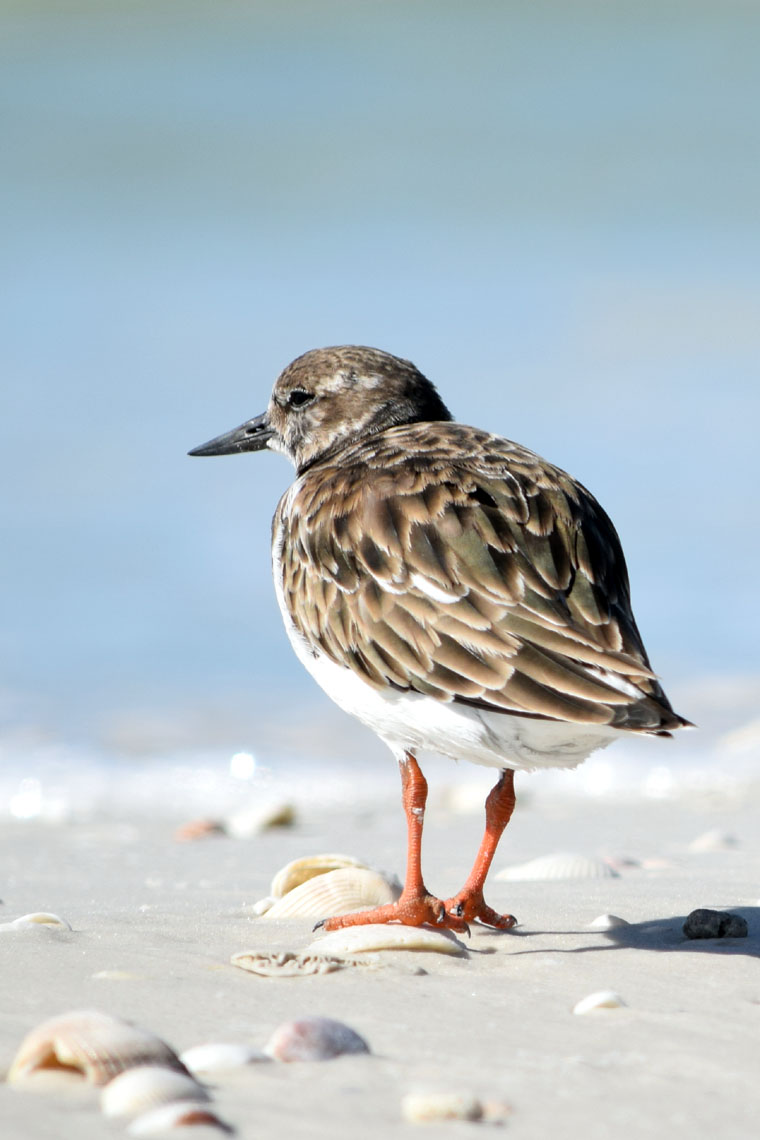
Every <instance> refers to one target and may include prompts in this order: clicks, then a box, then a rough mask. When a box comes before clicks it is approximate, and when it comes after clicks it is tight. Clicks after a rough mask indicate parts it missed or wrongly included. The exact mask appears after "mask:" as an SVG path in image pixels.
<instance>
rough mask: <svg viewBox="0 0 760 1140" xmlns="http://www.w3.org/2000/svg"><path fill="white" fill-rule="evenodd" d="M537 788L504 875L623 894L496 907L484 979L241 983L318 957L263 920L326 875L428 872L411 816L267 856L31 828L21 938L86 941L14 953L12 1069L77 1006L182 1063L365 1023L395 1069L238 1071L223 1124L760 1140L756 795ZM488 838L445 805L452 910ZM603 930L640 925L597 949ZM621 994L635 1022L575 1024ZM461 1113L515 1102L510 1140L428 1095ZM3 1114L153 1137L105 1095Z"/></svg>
mask: <svg viewBox="0 0 760 1140" xmlns="http://www.w3.org/2000/svg"><path fill="white" fill-rule="evenodd" d="M534 779H535V778H534ZM521 786H522V788H523V789H527V790H528V794H526V795H524V796H523V799H522V802H521V803H520V804H519V807H518V810H517V812H516V814H515V818H514V820H513V822H512V825H511V827H510V829H509V831H508V833H507V835H506V837H505V839H504V841H503V844H502V848H501V849H500V851H499V853H498V856H497V861H496V864H495V867H494V870H495V871H498V870H499V869H501V868H503V867H505V866H506V865H508V864H515V863H521V862H523V861H525V860H528V859H532V858H535V857H537V856H540V855H546V854H549V853H551V852H562V851H574V852H579V853H582V854H586V855H591V856H595V857H602V858H604V859H607V860H609V861H610V862H611V864H612V865H613V866H614V867H615V868H616V869H617V871H618V874H617V877H608V878H600V879H587V880H567V881H555V882H525V881H513V882H505V881H500V880H497V879H493V880H492V881H491V884H490V891H489V893H488V898H489V901H490V902H491V903H492V904H493V905H494V906H496V907H497V908H500V909H505V910H509V911H511V912H512V913H514V914H515V915H516V916H517V917H518V920H519V923H520V925H519V926H518V927H517V929H516V930H515V931H513V932H505V933H500V932H495V931H489V930H485V929H483V928H478V929H473V931H472V937H471V939H470V940H469V942H468V952H467V955H466V956H462V957H452V956H448V955H442V954H429V953H425V954H412V953H403V952H399V951H394V952H389V953H386V954H383V955H382V956H381V964H380V965H379V966H378V967H377V968H374V969H369V968H368V969H358V968H353V969H345V970H342V971H340V972H336V973H331V974H327V975H320V976H310V977H295V978H265V977H258V976H256V975H254V974H250V973H247V972H245V971H243V970H241V969H238V968H235V967H233V966H232V965H230V964H229V963H230V957H231V955H232V954H234V953H236V952H238V951H242V950H250V949H255V950H263V951H266V950H302V949H304V948H305V947H306V946H307V945H309V943H310V942H311V941H312V938H313V937H314V936H313V935H312V934H311V926H312V925H313V922H312V920H310V919H291V920H282V921H268V920H265V919H263V918H257V917H254V916H253V915H252V913H251V909H250V908H251V906H252V904H253V903H255V901H256V900H257V899H258V898H260V897H262V896H264V895H266V894H267V892H268V889H269V881H270V879H271V876H272V874H273V873H274V872H275V871H276V870H277V869H278V868H279V867H281V866H282V865H283V864H284V863H286V862H287V861H288V860H290V859H293V858H296V857H298V856H301V855H307V854H311V853H318V852H324V851H339V852H346V853H349V854H353V855H356V856H358V857H360V858H362V859H364V860H366V861H367V862H368V863H370V864H372V865H374V866H377V867H380V868H383V869H385V870H389V871H394V872H396V873H397V874H401V873H403V852H404V834H403V818H402V815H401V811H400V809H399V806H398V804H397V802H396V801H395V799H394V798H392V797H391V796H390V795H389V796H388V797H387V798H385V797H384V798H383V799H382V802H376V803H375V804H373V805H372V806H369V807H364V808H363V809H362V811H361V813H360V814H353V815H352V813H351V811H350V810H348V809H347V808H346V809H345V810H340V811H338V810H335V811H330V812H326V811H324V810H321V811H319V812H318V813H317V812H315V813H314V814H311V813H310V811H309V808H308V804H305V805H300V807H299V812H298V816H297V820H296V823H295V824H294V825H293V826H291V827H289V828H281V829H274V830H271V831H267V832H265V833H262V834H260V835H256V836H253V837H251V838H249V839H234V838H230V837H227V836H210V837H208V838H205V839H201V840H197V841H194V842H178V841H177V840H176V839H175V838H174V827H173V826H172V825H171V824H169V823H167V822H166V821H156V820H151V821H148V820H145V819H136V818H135V819H108V818H102V819H89V820H86V821H83V822H81V823H78V824H77V823H72V822H69V823H67V824H62V825H58V826H56V825H45V824H41V823H39V822H26V823H24V822H14V823H10V824H6V825H5V827H4V829H3V834H2V839H1V840H0V842H1V844H2V854H3V858H2V865H3V867H4V869H5V875H4V884H3V892H2V893H3V901H4V906H3V908H2V919H3V921H4V922H8V921H10V920H11V919H13V918H15V917H17V916H19V915H22V914H25V913H29V912H34V911H52V912H54V913H56V914H58V915H60V916H61V917H62V918H64V919H66V921H67V922H68V923H70V925H71V927H72V928H73V929H72V930H71V931H68V930H66V929H51V928H47V927H45V926H35V927H31V928H27V929H13V930H4V931H2V932H0V954H2V956H3V966H2V975H1V978H2V980H1V981H0V986H1V987H2V1010H3V1015H2V1019H1V1021H0V1025H1V1027H2V1028H1V1031H0V1032H1V1037H0V1064H2V1065H3V1066H4V1067H6V1068H7V1066H8V1065H9V1064H10V1062H11V1060H12V1058H13V1056H14V1053H15V1052H16V1049H17V1048H18V1045H19V1044H20V1042H21V1040H22V1039H23V1037H24V1036H25V1034H26V1033H27V1032H28V1031H29V1030H30V1029H32V1028H33V1027H34V1026H36V1025H37V1024H39V1023H40V1022H42V1021H44V1020H45V1019H47V1018H50V1017H52V1016H54V1015H57V1014H60V1013H62V1012H64V1011H66V1010H69V1009H97V1010H101V1011H103V1012H106V1013H110V1014H114V1015H117V1016H120V1017H124V1018H127V1019H129V1020H132V1021H135V1022H137V1023H139V1024H140V1025H142V1026H144V1027H146V1028H148V1029H151V1030H153V1031H154V1032H156V1033H157V1034H159V1035H160V1036H161V1037H163V1038H164V1039H165V1040H166V1041H167V1042H169V1044H171V1045H172V1046H173V1047H174V1048H175V1049H176V1050H177V1051H178V1052H181V1051H183V1050H186V1049H188V1048H190V1047H191V1046H194V1045H199V1044H201V1043H204V1042H212V1041H216V1042H239V1043H247V1044H250V1045H254V1046H256V1047H259V1048H261V1047H263V1046H264V1044H265V1043H266V1041H267V1040H268V1038H269V1036H270V1035H271V1033H272V1031H273V1030H274V1029H275V1028H276V1027H277V1026H278V1025H280V1024H281V1023H282V1022H284V1021H288V1020H290V1019H293V1018H297V1017H300V1016H303V1015H320V1016H326V1017H332V1018H337V1019H339V1020H341V1021H344V1022H346V1023H347V1024H348V1025H350V1026H351V1027H352V1028H353V1029H355V1030H356V1031H357V1032H358V1033H360V1034H361V1035H362V1036H363V1037H364V1038H365V1040H366V1041H367V1043H368V1044H369V1046H370V1049H371V1053H370V1054H369V1055H362V1056H349V1057H342V1058H338V1059H335V1060H331V1061H325V1062H311V1063H307V1062H302V1063H294V1064H283V1063H277V1062H265V1063H264V1062H263V1063H258V1064H250V1065H248V1066H246V1067H243V1068H236V1069H231V1070H227V1071H222V1072H217V1073H214V1074H213V1076H212V1077H210V1078H208V1084H209V1086H210V1091H211V1093H212V1096H213V1103H214V1106H215V1111H217V1112H218V1114H219V1116H220V1117H221V1118H222V1119H223V1120H225V1121H226V1122H228V1123H229V1124H230V1125H231V1126H232V1127H234V1128H235V1129H236V1130H237V1133H238V1134H239V1135H240V1136H241V1137H246V1138H247V1137H250V1138H252V1140H253V1138H255V1137H262V1136H272V1137H275V1136H276V1137H280V1136H282V1137H294V1138H298V1137H322V1136H324V1137H328V1136H330V1137H342V1136H343V1137H346V1138H348V1137H352V1136H355V1135H356V1134H357V1132H359V1131H360V1132H361V1134H362V1135H364V1136H365V1137H368V1138H374V1137H378V1138H379V1137H387V1136H389V1135H394V1136H395V1135H398V1136H409V1137H411V1136H417V1135H425V1134H428V1135H436V1136H437V1135H441V1136H444V1135H445V1136H452V1137H454V1136H465V1135H466V1136H470V1135H472V1136H475V1135H476V1134H478V1132H480V1133H483V1132H485V1133H487V1132H493V1131H494V1130H495V1129H498V1128H502V1129H503V1130H504V1131H505V1134H508V1135H510V1136H513V1137H515V1138H533V1137H543V1136H550V1135H553V1136H562V1137H576V1136H577V1137H581V1136H583V1137H590V1138H599V1140H602V1138H605V1137H609V1136H611V1135H621V1136H625V1137H639V1136H641V1137H644V1136H647V1137H660V1136H662V1137H665V1136H668V1137H671V1136H673V1135H681V1134H684V1135H686V1134H688V1135H690V1136H692V1137H708V1136H713V1135H715V1134H720V1135H721V1136H723V1137H744V1136H749V1135H752V1134H754V1131H755V1128H756V1122H757V1113H758V1109H760V1093H758V1086H757V1067H758V1059H759V1046H758V1030H759V1028H760V1026H759V1019H760V972H759V971H758V962H757V958H758V952H759V948H760V918H759V917H758V915H759V911H758V895H759V894H760V886H759V883H760V874H759V872H760V839H759V838H758V835H757V827H756V819H757V807H758V803H757V795H756V793H752V792H750V791H747V790H746V789H745V791H744V792H743V793H742V794H736V795H725V796H718V797H716V796H701V797H686V796H681V797H679V798H676V799H669V800H660V801H656V800H652V801H647V800H644V799H642V798H637V799H635V800H632V801H631V802H628V803H626V802H623V801H622V800H621V799H617V800H603V799H602V800H597V801H595V802H591V801H589V800H588V799H585V798H582V797H574V798H573V797H566V796H562V795H559V794H553V795H542V796H539V797H535V798H532V797H531V796H530V787H531V782H530V778H529V777H528V778H526V779H525V780H523V781H522V784H521ZM460 801H461V796H460ZM176 822H177V823H180V822H181V820H179V819H178V820H177V821H176ZM479 834H480V816H479V814H478V813H477V812H475V811H466V812H465V811H461V810H459V811H454V810H452V808H451V806H450V805H449V806H447V802H446V798H445V796H444V795H443V794H442V793H441V792H440V791H439V793H438V794H435V793H433V794H432V795H431V803H430V807H429V811H428V818H427V824H426V836H425V849H424V868H425V874H426V879H427V881H428V884H429V886H430V887H431V889H433V890H436V891H439V892H441V893H446V892H448V891H451V890H453V889H455V888H456V887H457V886H459V885H460V882H461V880H463V878H464V876H465V874H466V872H467V870H468V869H469V860H470V858H471V856H472V853H473V852H474V850H475V848H476V845H477V842H478V839H479ZM704 836H708V838H707V840H703V841H702V842H697V843H696V845H695V841H699V840H700V839H701V838H702V837H704ZM695 846H696V848H697V849H696V850H695V849H694V848H695ZM700 847H701V848H706V849H703V850H700V849H699V848H700ZM697 907H713V908H716V909H726V910H731V911H732V912H735V913H739V914H741V915H743V916H744V917H745V918H746V919H747V921H748V923H749V937H748V938H729V939H719V940H716V939H711V940H703V941H702V940H700V941H694V940H687V939H686V938H685V937H684V935H683V933H682V925H683V921H684V918H685V916H686V915H687V914H688V913H689V912H690V911H692V910H694V909H695V908H697ZM602 914H614V915H618V916H620V917H621V918H623V919H625V920H626V922H627V923H628V925H625V926H620V927H617V928H615V929H613V930H610V931H607V932H605V931H600V930H597V929H590V928H589V924H590V923H592V922H593V920H594V919H596V918H597V917H598V916H600V915H602ZM600 990H613V991H615V992H616V993H618V994H619V995H620V996H621V998H622V999H623V1000H624V1002H625V1005H624V1006H621V1007H620V1008H617V1009H607V1010H603V1011H599V1012H596V1013H592V1014H588V1015H579V1014H574V1013H573V1008H574V1006H575V1005H576V1003H577V1002H578V1001H579V1000H581V999H582V998H584V997H585V996H586V995H588V994H590V993H592V992H595V991H600ZM444 1091H445V1092H449V1093H450V1092H461V1093H462V1094H468V1095H471V1096H474V1097H476V1098H480V1099H481V1100H482V1101H483V1102H494V1101H495V1102H498V1103H499V1104H501V1105H502V1106H505V1107H504V1113H503V1116H504V1120H503V1123H502V1124H501V1125H497V1124H490V1123H485V1122H480V1123H477V1122H465V1121H446V1122H437V1123H434V1124H427V1125H419V1124H413V1123H408V1122H405V1121H404V1120H403V1119H402V1115H401V1102H402V1098H403V1097H404V1096H405V1095H406V1094H408V1093H411V1092H432V1093H436V1092H444ZM0 1101H1V1104H0V1119H2V1121H3V1124H2V1135H3V1137H4V1138H6V1140H11V1138H13V1140H15V1138H16V1137H18V1138H22V1137H23V1138H37V1137H39V1138H46V1137H51V1138H52V1137H56V1138H59V1137H61V1136H66V1137H74V1136H76V1137H77V1138H83V1140H87V1138H89V1137H100V1136H114V1135H126V1134H127V1133H126V1127H125V1125H124V1124H123V1123H122V1122H118V1121H112V1120H107V1119H106V1118H104V1117H103V1115H102V1114H101V1112H100V1109H99V1105H98V1091H97V1090H96V1089H95V1088H93V1087H92V1086H91V1085H88V1084H86V1083H85V1082H84V1081H72V1080H71V1079H68V1080H66V1081H65V1082H63V1083H58V1084H54V1085H51V1083H50V1081H49V1080H48V1081H42V1082H39V1081H30V1082H26V1083H21V1084H18V1085H16V1086H9V1085H5V1084H3V1085H2V1086H0ZM182 1134H184V1133H182ZM187 1134H188V1135H193V1136H195V1137H198V1138H200V1137H201V1136H206V1135H208V1136H212V1135H222V1133H221V1132H218V1131H216V1130H213V1129H209V1128H207V1127H206V1126H204V1127H195V1128H193V1129H190V1130H188V1132H187Z"/></svg>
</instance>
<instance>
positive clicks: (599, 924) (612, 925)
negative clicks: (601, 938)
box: [587, 914, 630, 930]
mask: <svg viewBox="0 0 760 1140" xmlns="http://www.w3.org/2000/svg"><path fill="white" fill-rule="evenodd" d="M619 926H630V923H629V922H628V921H627V920H626V919H624V918H621V917H620V916H619V915H617V914H600V915H599V917H598V918H595V919H594V921H593V922H590V923H589V924H588V927H587V929H588V930H616V929H617V928H618V927H619Z"/></svg>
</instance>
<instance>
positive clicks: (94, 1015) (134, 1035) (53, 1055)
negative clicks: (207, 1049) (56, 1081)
mask: <svg viewBox="0 0 760 1140" xmlns="http://www.w3.org/2000/svg"><path fill="white" fill-rule="evenodd" d="M150 1064H157V1065H164V1066H166V1067H167V1068H170V1069H171V1068H173V1069H179V1070H180V1071H181V1070H182V1062H181V1061H180V1059H179V1057H178V1056H177V1054H176V1053H175V1052H174V1050H173V1049H170V1048H169V1046H168V1045H167V1044H166V1042H164V1041H162V1040H161V1039H160V1038H159V1037H156V1035H155V1034H154V1033H150V1032H149V1031H148V1030H146V1029H141V1028H140V1027H139V1026H137V1025H131V1024H130V1023H129V1022H127V1021H121V1020H120V1019H119V1018H117V1017H111V1016H109V1015H108V1014H107V1013H101V1012H100V1011H99V1010H73V1011H72V1012H71V1013H64V1014H61V1016H60V1017H53V1018H51V1019H50V1020H49V1021H45V1022H43V1023H42V1025H38V1026H37V1028H36V1029H33V1030H32V1031H31V1033H28V1034H27V1036H26V1037H25V1038H24V1040H23V1041H22V1043H21V1046H20V1048H19V1050H18V1053H17V1054H16V1056H15V1058H14V1061H13V1064H12V1065H11V1067H10V1070H9V1072H8V1078H7V1079H8V1080H9V1081H19V1080H23V1079H24V1078H25V1077H27V1076H29V1075H30V1074H31V1073H34V1072H36V1071H38V1070H40V1069H70V1070H73V1071H75V1072H79V1073H81V1074H82V1075H83V1076H84V1077H85V1078H86V1079H87V1080H88V1081H90V1082H91V1083H92V1084H94V1085H104V1084H106V1082H107V1081H110V1080H111V1079H112V1078H113V1077H115V1076H116V1075H117V1074H118V1073H121V1072H122V1071H123V1070H124V1069H131V1068H134V1067H135V1066H136V1065H150Z"/></svg>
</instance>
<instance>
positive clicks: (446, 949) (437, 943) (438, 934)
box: [305, 923, 467, 957]
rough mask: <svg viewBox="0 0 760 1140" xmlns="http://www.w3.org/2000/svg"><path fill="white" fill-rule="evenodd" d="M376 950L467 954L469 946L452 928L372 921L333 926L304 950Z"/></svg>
mask: <svg viewBox="0 0 760 1140" xmlns="http://www.w3.org/2000/svg"><path fill="white" fill-rule="evenodd" d="M376 950H413V951H418V952H424V951H427V952H428V953H431V954H466V953H467V947H466V946H465V944H464V942H460V941H459V939H458V938H456V937H455V936H454V935H453V934H452V933H451V931H449V930H432V929H431V928H430V927H426V926H402V925H400V924H398V923H369V924H366V925H364V926H344V927H343V928H342V929H340V930H330V931H328V933H327V934H324V935H323V936H322V937H321V938H318V939H317V940H316V941H315V942H312V943H311V945H310V946H307V947H306V951H305V953H307V954H319V955H326V956H327V957H330V956H331V955H336V956H338V957H340V956H342V955H345V954H348V955H352V954H370V953H373V952H374V951H376Z"/></svg>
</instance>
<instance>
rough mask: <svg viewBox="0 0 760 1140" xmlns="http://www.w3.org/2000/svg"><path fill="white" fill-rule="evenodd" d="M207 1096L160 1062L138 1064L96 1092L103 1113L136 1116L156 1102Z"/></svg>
mask: <svg viewBox="0 0 760 1140" xmlns="http://www.w3.org/2000/svg"><path fill="white" fill-rule="evenodd" d="M210 1099H211V1098H210V1097H209V1095H208V1093H207V1092H206V1090H205V1089H204V1088H203V1086H202V1085H199V1084H198V1082H197V1081H195V1080H193V1078H192V1077H190V1076H188V1075H187V1074H186V1073H178V1072H177V1071H176V1070H175V1069H166V1068H164V1067H163V1066H162V1065H138V1066H137V1067H136V1068H134V1069H127V1071H126V1072H124V1073H119V1075H118V1076H117V1077H114V1079H113V1080H112V1081H109V1082H108V1084H107V1085H106V1087H105V1088H104V1089H103V1091H102V1093H101V1094H100V1107H101V1109H102V1111H103V1113H104V1114H105V1115H106V1116H139V1115H140V1114H141V1113H144V1112H148V1110H149V1109H152V1108H158V1106H159V1105H160V1104H175V1103H176V1102H177V1101H181V1100H182V1101H185V1100H191V1101H195V1102H199V1101H208V1100H210Z"/></svg>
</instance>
